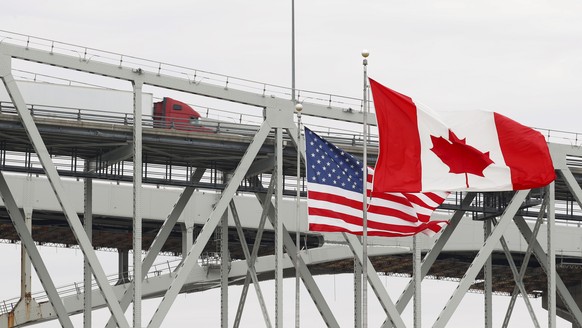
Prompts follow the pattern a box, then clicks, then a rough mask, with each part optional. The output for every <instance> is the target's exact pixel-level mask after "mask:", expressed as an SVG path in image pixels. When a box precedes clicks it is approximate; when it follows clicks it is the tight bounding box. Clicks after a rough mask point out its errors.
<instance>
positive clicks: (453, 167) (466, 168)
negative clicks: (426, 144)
mask: <svg viewBox="0 0 582 328" xmlns="http://www.w3.org/2000/svg"><path fill="white" fill-rule="evenodd" d="M430 139H431V140H432V145H433V147H432V148H431V149H430V150H432V151H433V153H435V154H436V155H437V156H438V157H439V158H440V159H441V161H443V163H445V164H446V165H447V166H448V167H449V173H457V174H459V173H464V174H465V183H466V184H467V188H469V176H468V174H469V173H471V174H475V175H478V176H481V177H482V176H484V175H483V170H485V169H486V168H487V166H489V165H491V164H493V161H492V160H491V158H489V152H486V153H483V152H481V151H480V150H478V149H477V148H475V147H473V146H470V145H467V143H466V142H465V139H459V138H458V137H457V136H456V135H455V133H453V131H451V130H449V140H447V139H445V138H443V137H438V138H437V137H435V136H433V135H431V136H430Z"/></svg>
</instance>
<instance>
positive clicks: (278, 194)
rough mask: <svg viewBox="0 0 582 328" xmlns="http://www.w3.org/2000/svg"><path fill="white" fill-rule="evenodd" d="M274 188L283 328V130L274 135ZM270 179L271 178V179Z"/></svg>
mask: <svg viewBox="0 0 582 328" xmlns="http://www.w3.org/2000/svg"><path fill="white" fill-rule="evenodd" d="M276 139H277V140H276V150H275V152H276V153H275V154H276V155H275V158H276V167H275V173H276V177H275V179H277V181H276V187H275V209H276V211H275V227H274V228H275V327H277V328H283V212H282V208H281V204H282V200H283V129H281V128H277V133H276ZM271 178H272V177H271Z"/></svg>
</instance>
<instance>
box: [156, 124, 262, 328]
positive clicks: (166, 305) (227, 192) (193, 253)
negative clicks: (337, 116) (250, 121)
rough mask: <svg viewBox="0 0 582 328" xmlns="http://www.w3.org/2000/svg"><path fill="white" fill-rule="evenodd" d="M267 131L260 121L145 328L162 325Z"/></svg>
mask: <svg viewBox="0 0 582 328" xmlns="http://www.w3.org/2000/svg"><path fill="white" fill-rule="evenodd" d="M270 131H271V125H270V124H269V123H267V122H263V124H262V125H261V128H260V129H259V131H258V132H257V133H256V134H255V136H254V138H253V141H252V142H251V144H250V145H249V148H248V149H247V151H246V153H245V154H244V155H243V158H242V159H241V161H240V163H239V164H238V167H237V168H236V170H235V172H234V175H233V177H232V179H231V180H230V182H229V183H228V185H227V186H226V189H224V192H223V193H222V197H221V198H220V200H219V201H218V203H216V207H215V208H214V210H213V211H212V213H210V217H209V218H208V220H207V221H206V223H205V224H204V227H202V230H201V231H200V233H199V234H198V237H197V238H196V241H195V242H194V245H192V247H191V248H190V250H189V251H188V255H187V256H186V258H185V259H184V261H182V263H181V264H180V265H179V266H178V268H177V269H176V271H175V274H174V279H173V280H172V282H171V283H170V287H169V288H168V290H167V291H166V294H165V295H164V298H163V299H162V301H161V302H160V304H159V306H158V308H157V310H156V312H155V313H154V316H153V317H152V320H151V321H150V323H149V325H148V327H150V328H152V327H159V326H160V325H161V324H162V321H163V320H164V318H165V316H166V315H167V314H168V311H169V310H170V307H171V305H172V303H173V302H174V300H175V299H176V297H177V296H178V293H179V292H180V290H181V289H182V287H183V286H184V283H185V282H186V279H187V278H188V275H189V274H190V272H191V271H192V269H193V268H194V266H195V265H196V264H197V261H198V258H199V257H200V254H201V253H202V250H203V249H204V247H205V246H206V244H207V243H208V240H209V239H210V237H212V234H213V233H214V229H215V228H216V226H217V225H218V222H219V220H220V218H221V217H222V214H223V213H224V211H225V210H226V208H227V206H228V204H229V203H230V201H231V200H232V198H233V196H234V194H235V192H236V190H237V189H238V187H239V185H240V183H241V181H242V180H243V178H244V176H245V174H246V173H247V172H248V169H249V167H250V165H251V164H252V162H253V160H254V158H255V157H256V155H257V153H258V151H259V149H260V147H261V146H262V145H263V143H264V141H265V139H266V138H267V136H268V134H269V132H270Z"/></svg>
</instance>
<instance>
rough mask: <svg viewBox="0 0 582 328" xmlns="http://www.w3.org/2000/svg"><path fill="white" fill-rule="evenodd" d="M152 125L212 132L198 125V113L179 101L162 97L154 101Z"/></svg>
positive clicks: (163, 127)
mask: <svg viewBox="0 0 582 328" xmlns="http://www.w3.org/2000/svg"><path fill="white" fill-rule="evenodd" d="M153 118H154V127H156V128H162V129H175V130H182V131H198V132H212V131H211V129H209V128H206V127H203V126H200V121H199V120H200V114H199V113H198V112H197V111H195V110H194V108H192V107H190V106H189V105H188V104H186V103H183V102H181V101H178V100H175V99H172V98H169V97H164V99H163V100H162V101H160V102H156V103H154V115H153Z"/></svg>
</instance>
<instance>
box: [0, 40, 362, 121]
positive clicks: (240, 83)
mask: <svg viewBox="0 0 582 328" xmlns="http://www.w3.org/2000/svg"><path fill="white" fill-rule="evenodd" d="M0 43H10V44H14V45H18V46H21V47H25V48H33V49H37V50H42V51H47V52H49V53H59V54H63V55H67V56H74V57H78V58H79V60H81V61H86V62H88V61H96V62H101V63H106V64H112V65H117V66H119V67H123V68H129V69H136V70H137V69H141V70H143V71H147V72H150V73H154V74H158V75H166V76H172V77H179V78H185V79H187V80H188V81H190V83H192V84H196V83H200V82H204V83H208V84H213V85H218V86H222V87H224V88H229V87H235V88H237V89H238V90H241V91H248V92H253V93H257V94H262V95H263V96H275V97H280V98H285V99H291V96H292V89H291V88H290V87H285V86H280V85H274V84H268V83H263V82H258V81H253V80H249V79H243V78H238V77H234V76H229V75H224V74H218V73H212V72H208V71H205V70H200V69H195V68H189V67H184V66H179V65H173V64H168V63H164V62H160V61H153V60H148V59H144V58H139V57H134V56H127V55H123V54H119V53H114V52H109V51H103V50H99V49H95V48H90V47H86V46H79V45H75V44H70V43H64V42H58V41H54V40H48V39H44V38H39V37H34V36H30V35H25V34H19V33H14V32H10V31H4V30H0ZM296 99H297V100H298V101H300V102H301V101H308V102H312V103H315V104H320V105H325V106H330V107H331V106H333V107H338V108H342V109H345V110H356V109H359V110H361V109H362V108H363V102H362V100H361V99H358V98H353V97H346V96H340V95H335V94H331V93H322V92H315V91H309V90H302V89H296Z"/></svg>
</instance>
